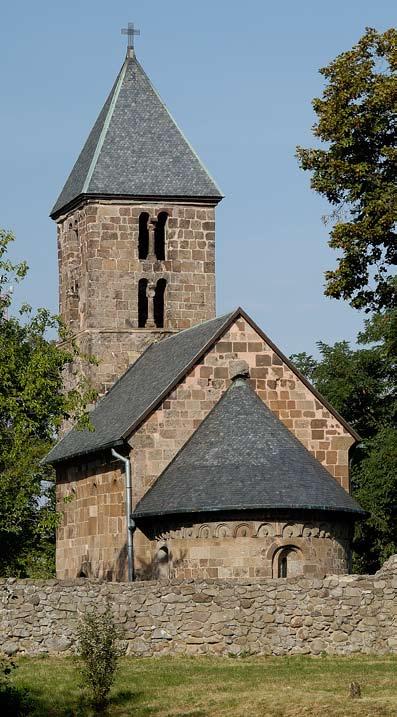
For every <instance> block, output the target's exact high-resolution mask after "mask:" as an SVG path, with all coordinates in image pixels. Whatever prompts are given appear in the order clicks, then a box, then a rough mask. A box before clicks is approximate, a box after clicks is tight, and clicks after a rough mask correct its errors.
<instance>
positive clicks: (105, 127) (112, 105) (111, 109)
mask: <svg viewBox="0 0 397 717" xmlns="http://www.w3.org/2000/svg"><path fill="white" fill-rule="evenodd" d="M127 64H128V57H126V58H125V60H124V63H123V66H122V68H121V71H120V74H119V77H118V80H117V84H116V87H115V90H114V93H113V97H112V99H111V102H110V106H109V109H108V112H107V115H106V117H105V121H104V123H103V127H102V129H101V134H100V135H99V139H98V143H97V146H96V147H95V152H94V155H93V157H92V160H91V164H90V167H89V169H88V172H87V176H86V178H85V180H84V184H83V188H82V190H81V194H86V193H87V191H88V188H89V186H90V182H91V179H92V175H93V174H94V170H95V167H96V165H97V162H98V159H99V155H100V153H101V151H102V147H103V143H104V141H105V137H106V135H107V131H108V129H109V125H110V121H111V119H112V116H113V112H114V108H115V106H116V102H117V99H118V96H119V94H120V89H121V85H122V84H123V81H124V77H125V73H126V70H127Z"/></svg>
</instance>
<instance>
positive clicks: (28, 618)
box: [0, 561, 397, 655]
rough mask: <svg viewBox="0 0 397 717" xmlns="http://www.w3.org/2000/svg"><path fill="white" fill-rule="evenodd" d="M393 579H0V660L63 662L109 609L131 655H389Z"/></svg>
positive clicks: (394, 638)
mask: <svg viewBox="0 0 397 717" xmlns="http://www.w3.org/2000/svg"><path fill="white" fill-rule="evenodd" d="M396 573H397V561H388V563H387V564H386V566H385V570H384V571H382V572H379V573H378V574H377V575H376V576H371V575H368V576H365V577H363V576H360V575H349V576H346V575H341V576H337V575H335V576H330V577H327V578H325V579H324V580H319V579H317V578H313V579H309V578H307V577H295V578H287V579H282V578H280V579H271V578H261V579H258V580H251V579H244V578H241V579H239V580H235V581H227V580H224V581H223V580H211V581H210V582H207V581H205V580H200V581H197V582H196V583H192V582H191V581H180V580H171V581H165V580H164V581H158V582H156V581H147V582H136V583H109V582H101V581H99V580H81V579H80V580H64V581H62V580H51V581H37V582H35V581H33V580H15V579H0V604H1V605H2V611H1V613H0V651H2V652H5V653H6V654H8V655H14V654H16V653H27V654H39V653H41V652H46V651H47V652H49V653H54V654H56V653H58V652H73V651H74V649H75V644H76V627H77V624H78V619H79V618H80V616H81V615H82V614H83V613H84V611H85V610H87V609H90V607H92V606H95V607H97V608H98V607H99V608H103V609H105V605H106V604H107V603H109V604H110V605H111V606H112V610H113V611H114V616H115V620H116V622H117V623H119V624H121V625H122V628H123V630H124V641H125V645H126V649H127V653H128V654H131V655H132V654H137V655H153V654H159V653H167V654H173V653H174V654H175V653H183V652H186V653H188V654H190V653H191V654H207V653H212V654H217V655H218V654H236V655H238V654H240V653H243V652H247V651H249V652H251V653H254V654H262V655H269V654H273V655H285V654H289V655H295V654H313V655H319V654H320V653H322V652H329V653H331V654H339V655H344V654H346V655H348V654H351V653H352V652H355V651H358V650H360V651H364V652H373V653H378V654H385V653H397V621H396V619H395V617H396V609H395V606H396V602H397V580H396V577H397V576H396ZM330 588H331V589H330ZM247 595H249V598H247V597H244V596H247ZM198 596H204V597H205V601H204V602H201V598H199V601H198V599H197V598H198ZM181 597H183V601H181ZM356 600H357V601H358V604H359V606H360V607H359V608H357V605H356ZM32 606H34V607H35V609H34V610H32V609H31V608H32ZM60 608H62V609H60Z"/></svg>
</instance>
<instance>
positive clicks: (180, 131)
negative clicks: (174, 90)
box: [134, 55, 224, 197]
mask: <svg viewBox="0 0 397 717" xmlns="http://www.w3.org/2000/svg"><path fill="white" fill-rule="evenodd" d="M134 59H135V62H136V64H137V65H138V67H139V69H140V70H141V72H142V73H143V75H144V76H145V77H146V79H147V81H148V83H149V85H150V87H151V89H152V90H153V92H154V93H155V95H156V97H157V98H158V100H159V102H161V104H162V105H163V107H164V109H165V111H166V112H167V114H168V116H169V117H170V119H171V120H172V122H173V123H174V125H175V127H176V128H177V130H178V132H179V133H180V134H181V135H182V137H183V139H184V140H185V142H186V144H187V146H188V147H189V149H190V150H191V152H192V153H193V154H194V156H195V157H196V159H197V161H198V163H199V165H200V167H201V168H202V169H203V170H204V172H205V173H206V174H207V175H208V177H209V178H210V180H211V182H212V183H213V184H214V186H215V188H216V189H217V190H218V192H219V194H220V195H221V197H223V196H224V194H223V192H222V191H221V190H220V188H219V187H218V184H217V182H216V181H215V179H214V178H213V176H212V175H211V174H210V172H209V171H208V169H207V167H206V166H205V164H204V163H203V162H202V161H201V159H200V157H199V156H198V154H197V152H196V151H195V149H194V147H193V146H192V145H191V144H190V142H189V140H188V139H187V137H186V136H185V133H184V132H183V131H182V129H181V128H180V126H179V124H178V122H177V121H176V120H175V119H174V117H173V115H172V114H171V112H170V110H169V109H168V107H167V105H166V104H165V102H164V100H163V99H162V98H161V97H160V95H159V93H158V92H157V90H156V88H155V86H154V85H153V83H152V81H151V80H150V78H149V75H147V74H146V72H145V70H144V69H143V67H142V65H141V63H140V62H139V60H138V59H137V57H136V55H135V56H134Z"/></svg>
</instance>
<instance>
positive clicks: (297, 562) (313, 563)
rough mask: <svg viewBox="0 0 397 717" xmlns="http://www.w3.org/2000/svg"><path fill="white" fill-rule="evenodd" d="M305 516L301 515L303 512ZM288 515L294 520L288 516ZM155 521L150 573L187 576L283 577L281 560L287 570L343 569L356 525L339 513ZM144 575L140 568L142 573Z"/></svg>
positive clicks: (294, 572) (331, 571)
mask: <svg viewBox="0 0 397 717" xmlns="http://www.w3.org/2000/svg"><path fill="white" fill-rule="evenodd" d="M301 517H302V516H301ZM288 518H289V519H288ZM201 519H202V522H200V523H197V518H196V519H194V518H193V519H191V520H189V519H186V516H184V517H182V518H181V519H180V520H179V521H178V519H177V518H175V519H174V520H173V521H171V524H170V521H167V527H166V528H165V529H164V528H163V527H162V525H161V519H158V520H155V521H154V524H153V525H152V526H151V529H150V532H149V533H148V537H150V538H151V539H152V540H155V541H156V543H155V545H156V552H155V559H154V561H153V562H152V563H151V564H150V566H149V568H150V570H151V572H149V574H150V575H153V576H155V575H159V576H161V577H172V578H179V579H181V578H182V579H186V578H195V579H197V578H199V577H200V578H204V579H205V578H223V579H230V578H258V577H275V578H277V577H279V576H280V571H281V565H280V563H281V560H282V559H284V560H285V561H286V566H285V569H286V570H287V574H288V575H307V576H315V575H321V576H322V575H324V573H325V574H331V575H332V574H344V573H347V572H349V567H350V539H351V535H350V533H351V527H350V525H349V524H348V523H347V524H346V523H343V522H342V521H341V520H339V521H337V520H335V517H334V516H331V515H328V516H326V515H325V514H324V515H323V516H322V519H321V517H320V516H318V515H317V516H316V515H313V514H312V515H311V516H307V519H306V522H299V521H298V520H297V519H296V518H295V519H294V518H293V516H292V515H290V516H287V515H286V514H284V516H283V518H282V517H281V516H280V517H279V520H275V519H274V515H273V516H272V515H270V514H267V515H266V513H264V512H262V514H260V513H258V514H257V515H254V516H253V515H252V514H251V515H249V517H248V516H247V515H245V516H244V517H242V516H241V514H240V516H236V515H234V516H233V515H227V514H224V515H222V514H220V515H219V516H218V517H217V520H216V521H214V516H213V515H207V516H205V515H204V516H201ZM138 574H139V572H138Z"/></svg>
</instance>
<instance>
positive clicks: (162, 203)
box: [51, 24, 222, 393]
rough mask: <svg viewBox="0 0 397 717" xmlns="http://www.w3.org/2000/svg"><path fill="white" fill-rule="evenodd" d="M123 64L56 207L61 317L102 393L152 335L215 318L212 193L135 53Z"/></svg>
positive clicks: (214, 202) (158, 337)
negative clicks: (89, 359)
mask: <svg viewBox="0 0 397 717" xmlns="http://www.w3.org/2000/svg"><path fill="white" fill-rule="evenodd" d="M124 32H125V34H127V35H128V49H127V55H126V58H125V61H124V63H123V66H122V68H121V70H120V72H119V75H118V77H117V79H116V81H115V83H114V85H113V88H112V90H111V92H110V94H109V96H108V98H107V100H106V102H105V104H104V106H103V108H102V110H101V112H100V114H99V116H98V118H97V120H96V122H95V124H94V126H93V128H92V130H91V132H90V134H89V137H88V139H87V141H86V143H85V145H84V147H83V149H82V151H81V153H80V155H79V157H78V159H77V161H76V163H75V165H74V167H73V169H72V171H71V173H70V176H69V178H68V179H67V181H66V184H65V186H64V188H63V190H62V192H61V194H60V196H59V198H58V200H57V201H56V203H55V206H54V208H53V209H52V212H51V217H52V218H53V219H54V220H55V221H56V223H57V231H58V262H59V303H60V314H61V316H62V318H63V320H64V322H65V324H66V325H67V326H68V328H69V329H70V331H71V333H72V334H73V335H74V336H75V337H76V340H77V341H78V344H79V346H80V348H81V350H82V352H84V353H86V354H88V355H94V356H96V357H97V359H98V361H99V364H98V366H95V367H90V369H89V372H90V378H91V381H92V383H93V384H94V386H95V387H96V388H97V389H98V390H99V392H100V393H103V392H104V391H106V390H107V389H108V388H109V387H110V386H111V385H112V383H113V382H114V380H115V379H116V378H117V377H118V376H120V375H121V373H123V371H124V370H125V369H126V368H127V367H128V366H129V365H130V364H131V363H132V362H133V361H135V360H136V359H137V358H138V356H139V355H140V354H141V353H142V352H143V351H144V349H145V348H146V347H147V346H148V345H149V344H150V343H152V342H153V341H158V340H161V339H162V338H164V337H166V336H169V335H170V334H172V333H175V332H177V331H179V330H181V329H185V328H189V327H190V326H193V325H195V324H198V323H200V322H203V321H206V320H207V319H210V318H213V317H214V316H215V207H216V205H217V203H218V202H219V201H220V200H221V198H222V195H221V193H220V191H219V189H218V188H217V186H216V184H215V183H214V181H213V180H212V178H211V177H210V176H209V174H208V172H207V171H206V169H205V168H204V166H203V165H202V164H201V162H200V160H199V158H198V157H197V155H196V154H195V152H194V151H193V149H192V147H191V146H190V144H189V143H188V142H187V140H186V139H185V137H184V136H183V134H182V132H181V130H180V129H179V128H178V126H177V125H176V123H175V121H174V120H173V118H172V117H171V115H170V113H169V112H168V110H167V108H166V106H165V105H164V103H163V102H162V100H161V99H160V97H159V95H158V94H157V92H156V91H155V89H154V88H153V86H152V84H151V83H150V80H149V79H148V77H147V75H146V74H145V72H144V70H143V69H142V67H141V65H140V64H139V62H138V60H137V59H136V55H135V51H134V48H133V37H134V34H137V31H136V30H134V27H133V25H132V24H129V26H128V29H126V30H125V31H124Z"/></svg>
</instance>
